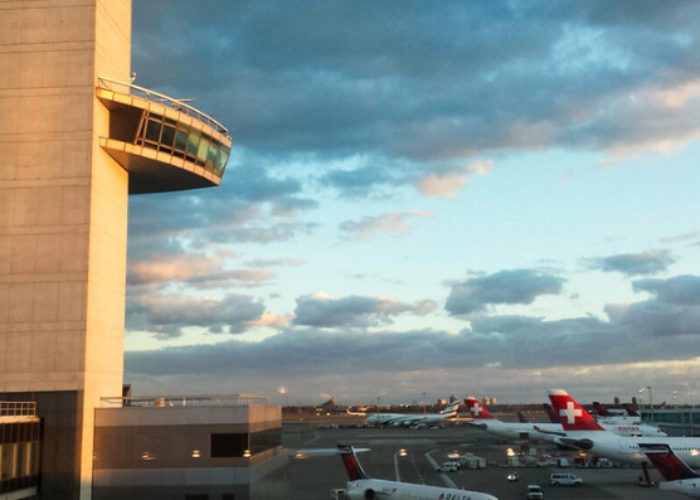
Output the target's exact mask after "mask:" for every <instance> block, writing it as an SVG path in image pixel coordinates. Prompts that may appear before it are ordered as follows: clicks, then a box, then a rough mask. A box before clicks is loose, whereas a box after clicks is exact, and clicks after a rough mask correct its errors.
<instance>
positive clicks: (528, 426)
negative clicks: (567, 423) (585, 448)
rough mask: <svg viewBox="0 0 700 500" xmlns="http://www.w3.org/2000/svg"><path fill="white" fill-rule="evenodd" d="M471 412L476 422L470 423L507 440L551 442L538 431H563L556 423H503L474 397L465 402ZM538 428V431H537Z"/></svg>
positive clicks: (469, 397)
mask: <svg viewBox="0 0 700 500" xmlns="http://www.w3.org/2000/svg"><path fill="white" fill-rule="evenodd" d="M464 404H466V405H467V408H468V409H469V412H470V413H471V415H472V417H474V420H473V421H472V422H470V424H471V425H475V426H476V427H479V428H480V429H482V430H484V431H486V432H490V433H492V434H496V435H497V436H501V437H504V438H506V439H527V440H542V441H545V440H549V441H551V440H552V439H550V438H548V437H547V436H545V435H544V434H540V432H538V429H544V430H548V431H552V432H555V431H561V424H560V423H556V424H552V423H549V424H548V423H544V424H541V423H537V424H536V423H533V422H503V421H501V420H498V419H497V418H496V417H494V416H493V415H492V414H491V412H489V411H488V410H487V409H486V408H485V407H484V406H483V405H482V404H481V403H480V402H479V400H478V399H476V398H475V397H473V396H468V397H467V398H466V399H465V400H464ZM535 427H537V428H538V429H536V428H535Z"/></svg>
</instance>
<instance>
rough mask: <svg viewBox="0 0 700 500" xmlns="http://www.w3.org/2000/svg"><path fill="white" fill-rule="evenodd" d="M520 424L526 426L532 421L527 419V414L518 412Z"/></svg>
mask: <svg viewBox="0 0 700 500" xmlns="http://www.w3.org/2000/svg"><path fill="white" fill-rule="evenodd" d="M518 422H521V423H523V424H526V423H528V422H530V421H529V420H528V419H527V417H526V416H525V414H524V413H523V412H521V411H518Z"/></svg>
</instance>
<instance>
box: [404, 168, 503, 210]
mask: <svg viewBox="0 0 700 500" xmlns="http://www.w3.org/2000/svg"><path fill="white" fill-rule="evenodd" d="M492 168H493V163H492V162H490V161H473V162H470V163H469V164H468V165H467V166H466V167H463V168H458V169H454V170H450V171H447V172H435V173H429V174H428V175H425V176H423V177H420V178H419V179H417V180H416V187H417V188H418V191H420V193H421V194H424V195H426V196H433V197H443V198H449V199H452V200H454V199H456V198H457V193H458V192H459V191H461V190H462V188H464V187H465V186H466V185H467V184H468V183H469V177H468V175H470V174H478V175H480V176H481V177H485V176H486V175H488V174H489V172H490V171H491V169H492Z"/></svg>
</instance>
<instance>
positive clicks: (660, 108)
mask: <svg viewBox="0 0 700 500" xmlns="http://www.w3.org/2000/svg"><path fill="white" fill-rule="evenodd" d="M640 4H641V5H640ZM163 5H166V4H163V3H161V2H157V1H153V2H139V3H137V4H135V5H134V23H133V45H134V51H133V52H134V53H133V67H134V68H135V70H136V71H137V72H138V75H139V79H138V83H140V84H143V85H146V86H149V87H153V88H158V89H159V90H164V91H166V93H169V92H170V93H173V94H174V95H175V96H176V97H177V96H183V95H184V96H189V95H196V96H197V97H198V101H197V105H198V106H199V107H201V108H202V109H203V110H205V111H210V112H216V116H217V118H219V119H220V120H221V121H223V122H224V123H226V124H229V126H230V127H231V129H232V130H233V132H234V136H235V138H236V140H237V141H239V142H240V143H241V144H245V145H246V147H249V148H251V149H256V150H266V151H270V152H273V151H276V152H286V153H290V152H299V151H303V152H320V154H322V155H325V154H328V155H339V154H340V155H343V154H346V153H347V152H353V153H356V152H357V151H358V150H362V151H365V152H367V153H368V154H378V155H379V156H385V157H390V158H411V159H450V158H451V159H455V158H465V157H467V156H470V155H473V154H474V153H478V152H484V151H502V150H508V149H515V148H518V149H520V148H522V149H532V148H540V147H542V146H544V145H554V146H564V147H566V146H569V147H571V146H573V147H585V148H594V149H612V148H619V147H630V148H635V147H647V146H648V145H653V144H654V143H664V142H669V143H678V142H679V141H683V140H685V139H687V138H689V137H693V136H694V135H695V134H697V133H698V128H699V127H698V125H697V123H696V122H697V120H695V119H694V118H695V117H696V116H697V113H698V106H700V103H699V102H698V99H697V96H698V86H697V83H696V82H697V80H698V77H699V76H700V62H698V60H697V57H696V54H697V50H698V44H699V43H700V41H699V40H700V36H698V35H699V34H700V33H699V32H700V28H699V27H698V25H697V23H696V22H695V19H697V17H698V15H699V14H700V6H698V5H697V4H696V3H693V2H684V1H680V2H673V3H672V4H669V5H667V6H665V7H666V8H664V9H659V8H658V4H656V3H654V2H620V3H619V4H616V5H615V6H614V7H612V8H611V7H610V6H609V5H605V2H586V3H585V4H584V5H579V2H569V3H567V2H561V3H557V4H556V5H549V4H542V3H532V2H529V3H513V2H506V1H494V2H487V3H483V4H471V3H470V4H464V3H462V2H458V1H453V2H449V1H448V2H441V4H440V6H439V7H436V6H434V5H428V4H421V3H420V2H411V3H410V6H408V7H407V6H406V4H405V3H404V2H398V1H389V2H381V3H375V4H372V5H366V6H364V7H363V8H362V9H357V8H356V7H355V6H348V5H347V4H345V3H343V2H337V1H330V2H323V3H322V4H316V3H309V4H299V3H296V2H273V3H272V5H273V7H272V8H271V7H270V5H269V4H266V5H265V6H263V5H259V4H257V3H255V2H233V3H230V2H211V3H208V4H207V5H206V6H201V5H197V6H196V7H195V6H193V5H189V4H188V3H187V2H169V3H167V7H168V9H167V12H168V15H167V16H163V14H162V12H163ZM661 10H663V12H661ZM156 17H158V18H159V20H160V22H159V23H158V25H154V24H153V23H150V22H148V20H150V19H154V18H156ZM181 19H188V30H185V31H182V30H179V29H178V28H177V26H178V23H179V22H180V20H181ZM465 27H467V28H466V29H465ZM173 33H176V36H173ZM202 74H210V75H213V74H216V75H217V76H218V78H211V79H208V80H206V81H203V80H202V79H201V78H200V77H199V76H200V75H202ZM164 75H167V78H166V77H165V76H164ZM679 104H682V106H681V107H678V106H679ZM378 170H384V169H383V168H381V167H380V168H379V169H378ZM382 175H383V174H382V172H379V173H378V178H381V176H382Z"/></svg>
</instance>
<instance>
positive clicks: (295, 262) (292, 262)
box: [247, 258, 304, 267]
mask: <svg viewBox="0 0 700 500" xmlns="http://www.w3.org/2000/svg"><path fill="white" fill-rule="evenodd" d="M302 264H304V259H297V258H292V259H255V260H251V261H249V262H247V265H249V266H253V267H273V266H292V267H298V266H301V265H302Z"/></svg>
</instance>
